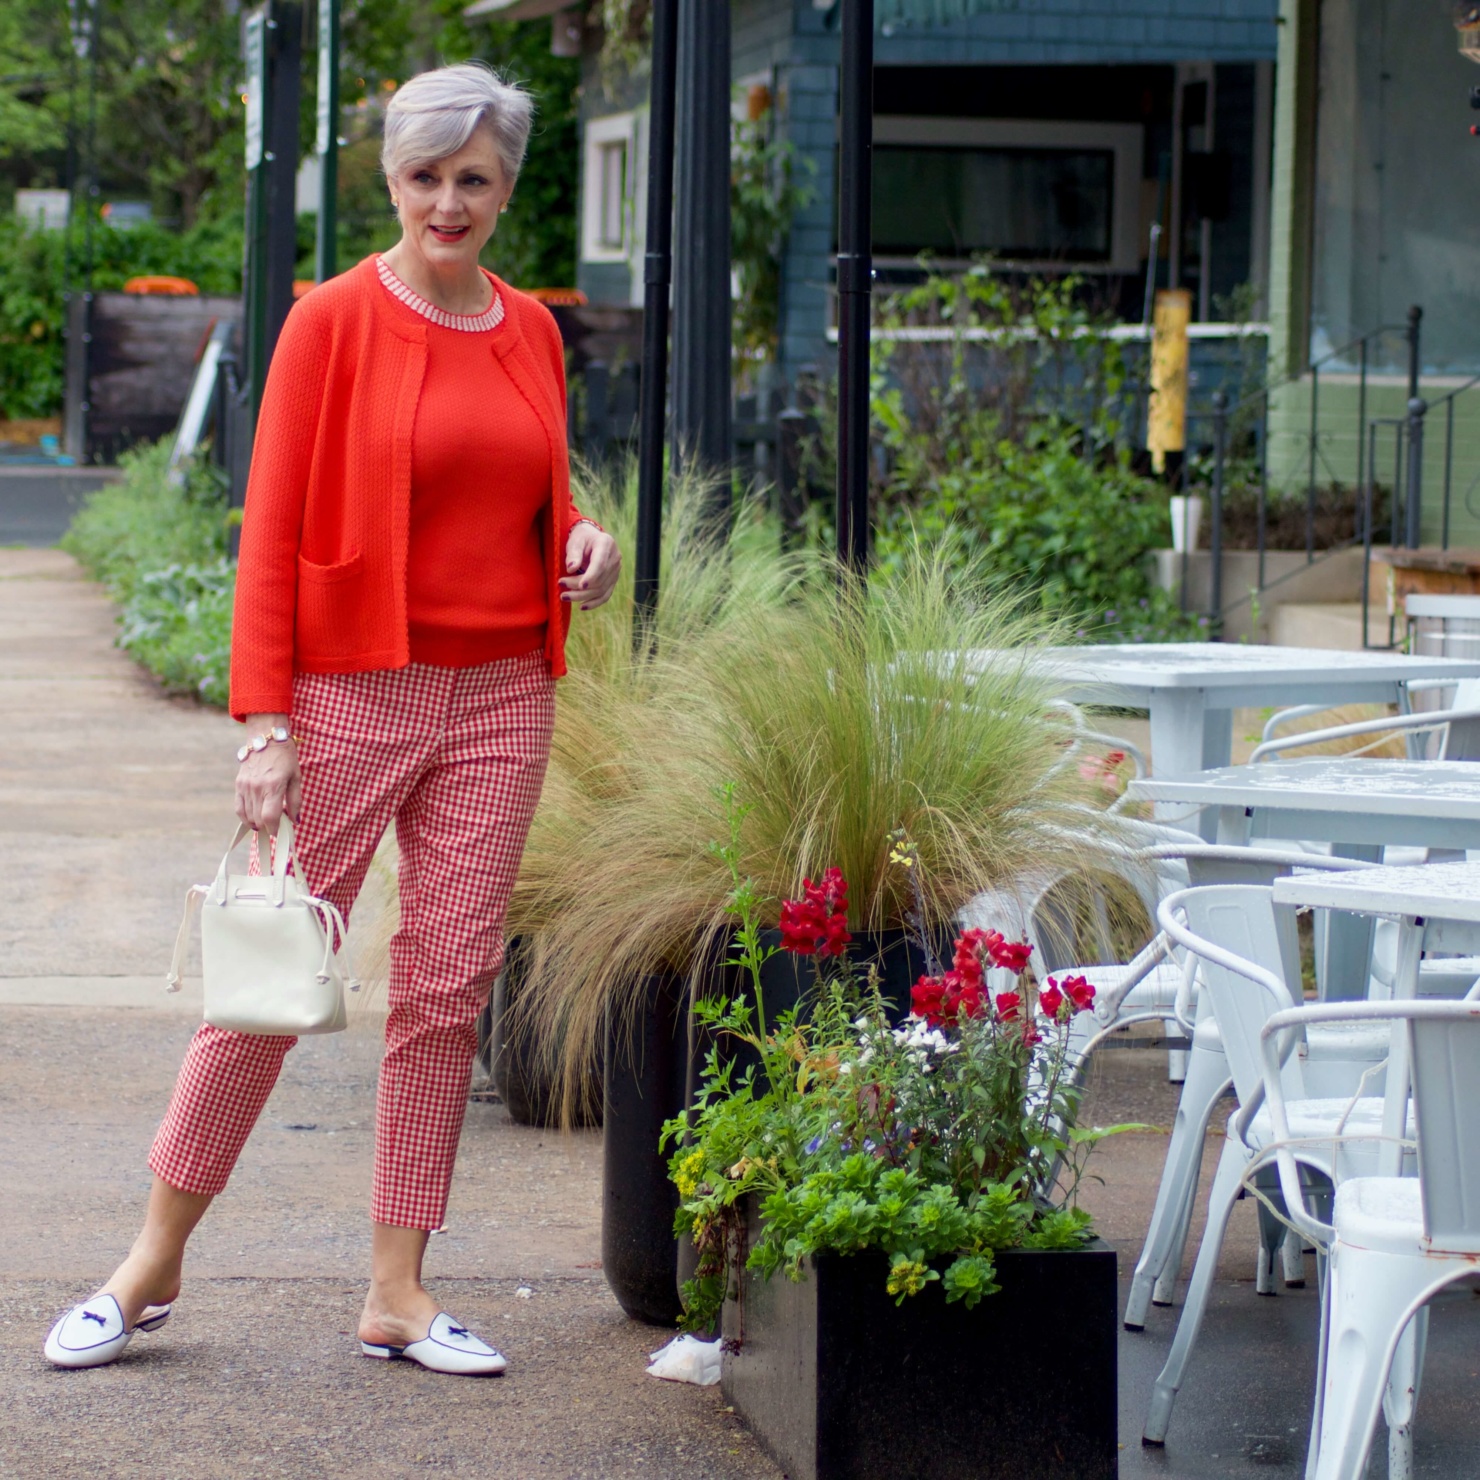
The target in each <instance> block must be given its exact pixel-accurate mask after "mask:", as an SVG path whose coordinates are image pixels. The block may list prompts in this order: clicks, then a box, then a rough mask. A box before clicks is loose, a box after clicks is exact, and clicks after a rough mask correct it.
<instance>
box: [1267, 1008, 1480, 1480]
mask: <svg viewBox="0 0 1480 1480" xmlns="http://www.w3.org/2000/svg"><path fill="white" fill-rule="evenodd" d="M1372 1021H1379V1022H1385V1023H1390V1024H1401V1025H1402V1029H1403V1031H1404V1033H1405V1035H1406V1038H1407V1043H1406V1050H1407V1051H1406V1061H1407V1065H1408V1070H1409V1075H1410V1077H1411V1083H1412V1093H1413V1110H1414V1120H1415V1122H1416V1129H1417V1142H1418V1146H1417V1165H1418V1176H1417V1177H1416V1178H1414V1177H1397V1176H1370V1175H1368V1176H1361V1175H1359V1176H1348V1177H1345V1178H1342V1179H1340V1180H1339V1181H1338V1183H1337V1187H1336V1196H1335V1204H1334V1210H1333V1212H1332V1215H1331V1219H1330V1221H1329V1222H1327V1221H1326V1220H1324V1219H1323V1218H1321V1217H1320V1216H1319V1213H1318V1212H1317V1211H1315V1210H1313V1209H1312V1208H1311V1206H1310V1203H1309V1201H1308V1193H1307V1190H1306V1189H1305V1188H1304V1187H1303V1186H1302V1185H1301V1178H1300V1171H1299V1165H1298V1163H1299V1159H1300V1157H1299V1153H1298V1137H1299V1135H1300V1131H1299V1129H1298V1127H1297V1125H1296V1121H1295V1117H1294V1116H1292V1113H1291V1106H1290V1104H1289V1103H1288V1101H1287V1099H1286V1094H1287V1088H1288V1079H1287V1075H1286V1071H1285V1067H1284V1065H1283V1064H1282V1062H1281V1059H1282V1057H1283V1055H1284V1054H1285V1053H1286V1052H1287V1051H1288V1046H1287V1042H1286V1040H1287V1039H1288V1037H1289V1035H1290V1034H1291V1033H1299V1032H1309V1031H1310V1029H1311V1028H1312V1027H1313V1026H1315V1025H1318V1024H1330V1023H1340V1024H1343V1025H1351V1024H1355V1023H1359V1022H1364V1023H1370V1022H1372ZM1263 1050H1264V1063H1263V1067H1264V1087H1265V1093H1266V1094H1267V1096H1268V1101H1269V1118H1270V1122H1271V1125H1272V1128H1273V1131H1274V1141H1273V1143H1272V1146H1273V1150H1274V1155H1275V1159H1276V1162H1277V1165H1278V1168H1279V1177H1280V1186H1281V1189H1282V1191H1283V1194H1284V1200H1285V1207H1286V1209H1287V1211H1288V1213H1289V1216H1290V1217H1291V1219H1292V1220H1293V1221H1294V1223H1295V1224H1296V1226H1297V1227H1299V1228H1300V1229H1301V1230H1302V1231H1303V1232H1305V1233H1306V1234H1307V1235H1308V1236H1309V1237H1311V1238H1312V1239H1314V1240H1316V1241H1317V1242H1318V1244H1320V1245H1321V1246H1322V1247H1324V1248H1325V1249H1326V1250H1327V1257H1328V1261H1329V1263H1328V1271H1327V1279H1326V1289H1325V1301H1324V1304H1323V1307H1322V1319H1321V1363H1320V1375H1319V1380H1318V1390H1317V1393H1316V1402H1315V1411H1314V1415H1313V1418H1312V1424H1311V1444H1310V1459H1309V1462H1308V1464H1307V1469H1306V1474H1307V1475H1308V1476H1310V1477H1312V1480H1360V1477H1361V1476H1362V1475H1364V1474H1365V1473H1366V1468H1367V1457H1368V1452H1369V1451H1370V1449H1371V1447H1372V1436H1373V1431H1374V1429H1375V1427H1376V1423H1377V1414H1378V1411H1379V1409H1380V1408H1381V1407H1382V1406H1383V1404H1384V1402H1385V1401H1389V1402H1390V1401H1391V1382H1390V1379H1391V1378H1392V1375H1393V1367H1394V1361H1395V1358H1396V1357H1397V1355H1398V1354H1399V1352H1400V1348H1402V1347H1403V1346H1404V1345H1405V1343H1404V1337H1405V1334H1406V1335H1407V1336H1408V1337H1409V1341H1408V1343H1406V1345H1407V1346H1408V1347H1409V1349H1410V1351H1411V1352H1412V1355H1411V1357H1410V1360H1411V1363H1412V1367H1411V1370H1410V1371H1409V1372H1408V1373H1406V1374H1405V1386H1406V1387H1407V1397H1408V1399H1409V1401H1408V1403H1407V1404H1406V1405H1405V1410H1404V1412H1403V1413H1402V1414H1401V1415H1400V1422H1402V1423H1404V1425H1405V1433H1404V1437H1405V1438H1406V1437H1407V1434H1406V1424H1407V1423H1411V1418H1412V1411H1411V1410H1412V1399H1413V1397H1414V1396H1416V1391H1417V1385H1418V1377H1419V1374H1420V1372H1421V1369H1422V1363H1423V1315H1424V1308H1425V1306H1426V1305H1427V1302H1428V1301H1429V1300H1431V1299H1432V1298H1433V1297H1434V1296H1435V1295H1436V1294H1437V1293H1438V1292H1439V1291H1440V1290H1442V1289H1444V1287H1445V1286H1447V1285H1450V1284H1453V1283H1454V1282H1455V1281H1457V1280H1460V1279H1464V1278H1466V1277H1467V1276H1470V1275H1473V1274H1474V1273H1475V1269H1476V1264H1477V1261H1480V1076H1477V1075H1476V1073H1475V1065H1476V1063H1477V1062H1480V1002H1475V1001H1470V1000H1467V1001H1463V1002H1432V1001H1422V1000H1410V1001H1404V1002H1384V1003H1365V1002H1343V1003H1330V1004H1323V1005H1315V1006H1310V1007H1299V1008H1293V1009H1288V1010H1285V1011H1281V1012H1278V1013H1276V1014H1275V1015H1274V1016H1273V1017H1272V1018H1270V1020H1269V1021H1268V1023H1266V1024H1265V1026H1264V1029H1263ZM1401 1092H1402V1086H1399V1085H1395V1086H1394V1093H1401ZM1393 1418H1394V1415H1393V1413H1392V1412H1391V1411H1390V1413H1389V1422H1390V1423H1391V1422H1392V1421H1393ZM1393 1473H1394V1465H1393V1463H1392V1462H1391V1460H1390V1463H1389V1474H1390V1475H1391V1474H1393Z"/></svg>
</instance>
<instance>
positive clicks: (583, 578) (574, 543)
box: [560, 524, 622, 611]
mask: <svg viewBox="0 0 1480 1480" xmlns="http://www.w3.org/2000/svg"><path fill="white" fill-rule="evenodd" d="M566 566H567V568H568V569H569V568H571V567H572V566H576V567H577V568H578V569H579V571H580V573H579V574H578V575H568V576H562V577H561V578H560V599H561V600H562V601H571V602H579V603H580V604H581V608H582V610H584V611H589V610H590V609H591V608H592V607H596V606H600V605H601V604H602V603H603V602H604V601H606V600H607V599H608V598H609V597H610V596H611V594H612V592H613V591H614V590H615V589H616V584H617V577H618V576H619V575H620V574H621V570H622V553H621V551H620V550H619V549H618V548H617V542H616V541H615V540H614V539H613V538H612V537H611V536H610V535H609V534H607V533H606V532H605V530H595V529H593V528H592V526H590V525H589V524H578V525H577V526H576V528H575V529H574V530H573V531H572V533H571V538H570V543H569V544H568V545H567V547H566Z"/></svg>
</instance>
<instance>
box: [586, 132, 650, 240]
mask: <svg viewBox="0 0 1480 1480" xmlns="http://www.w3.org/2000/svg"><path fill="white" fill-rule="evenodd" d="M640 158H641V154H640V152H639V149H638V121H637V116H636V115H635V114H633V113H612V114H608V115H607V116H606V117H605V118H588V119H587V120H586V123H585V141H584V143H583V145H582V167H581V260H582V261H583V262H625V261H627V260H628V259H629V258H630V257H631V256H632V254H633V253H634V252H636V251H638V250H639V247H638V244H637V240H636V238H637V235H638V233H637V231H636V226H637V223H638V222H639V221H640V220H641V210H642V201H641V198H640V196H641V181H640V179H639V178H638V173H639V171H638V161H639V159H640Z"/></svg>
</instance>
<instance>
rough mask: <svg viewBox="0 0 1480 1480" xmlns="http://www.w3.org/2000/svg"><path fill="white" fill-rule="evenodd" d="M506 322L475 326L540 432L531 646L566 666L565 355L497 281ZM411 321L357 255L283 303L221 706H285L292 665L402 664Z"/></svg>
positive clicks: (544, 321) (531, 302)
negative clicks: (541, 644) (544, 449)
mask: <svg viewBox="0 0 1480 1480" xmlns="http://www.w3.org/2000/svg"><path fill="white" fill-rule="evenodd" d="M495 283H496V286H497V289H498V292H499V293H500V294H501V295H502V297H503V301H504V311H505V315H506V317H505V320H504V323H503V324H502V326H501V327H500V328H499V330H498V332H497V333H494V334H491V335H489V336H488V338H489V342H490V350H489V353H490V354H496V355H498V357H499V359H500V361H501V362H502V364H503V368H504V370H505V371H506V372H507V373H508V376H509V379H510V380H512V381H513V383H514V384H515V385H516V386H517V387H518V389H519V390H520V391H521V392H522V394H523V395H524V396H525V398H526V399H527V400H528V401H529V404H530V405H531V406H532V407H533V408H534V410H535V413H536V414H537V415H538V416H539V418H540V421H541V423H542V424H543V426H544V428H545V433H546V435H547V436H548V438H549V441H550V471H551V477H550V487H551V498H550V538H548V539H547V540H546V541H545V556H546V564H547V566H548V570H547V586H548V591H549V611H550V618H549V623H548V625H547V629H546V637H545V656H546V658H547V659H548V660H549V663H550V671H551V673H552V674H553V675H555V676H556V677H557V678H558V677H559V676H560V675H561V674H563V673H564V672H565V634H566V630H567V629H568V627H569V626H570V607H569V605H568V604H567V603H565V602H562V601H561V600H560V588H559V584H558V582H559V578H560V576H561V575H563V574H564V571H563V569H562V565H563V559H564V554H565V542H566V537H567V536H568V535H569V533H570V529H571V526H572V525H573V524H574V523H575V522H576V520H577V519H578V518H579V517H580V515H579V511H578V510H577V509H576V508H575V506H574V505H573V504H572V503H571V497H570V460H569V457H568V455H567V452H566V443H565V355H564V349H563V346H562V344H561V339H560V331H559V329H558V328H556V326H555V320H554V319H553V318H552V317H551V315H550V311H549V310H548V309H547V308H545V306H544V305H543V304H541V303H539V302H537V301H536V300H535V299H533V298H531V297H529V296H528V294H525V293H520V292H517V291H516V290H514V289H512V288H510V287H509V286H508V285H507V284H506V283H502V282H498V280H497V279H495ZM426 362H427V345H426V328H425V326H424V325H420V324H411V323H406V322H403V321H402V318H401V316H398V315H397V314H395V313H394V312H393V311H392V305H391V302H390V298H389V295H388V294H387V293H386V291H385V288H384V287H383V286H382V284H381V282H380V279H379V277H378V276H377V275H376V270H375V259H374V258H373V257H367V258H366V259H365V260H364V261H363V262H361V263H359V264H358V266H356V267H353V268H351V269H350V270H349V271H348V272H346V273H344V274H343V275H342V276H340V277H337V278H333V279H331V280H330V281H329V282H327V283H323V284H321V285H320V286H319V287H317V288H315V289H314V290H313V292H311V293H309V294H307V295H306V296H305V297H303V298H302V299H300V300H299V301H298V302H297V303H296V304H294V306H293V309H292V311H291V312H290V313H289V315H288V318H287V321H286V322H285V323H284V325H283V331H282V334H281V336H280V337H279V339H278V343H277V349H276V351H275V352H274V354H273V357H272V366H271V368H270V370H269V371H268V376H267V387H266V390H265V393H264V395H263V398H262V411H261V415H260V416H259V418H258V422H257V437H256V441H255V443H254V444H253V447H252V472H251V477H250V479H249V480H248V483H247V501H246V511H245V515H244V519H243V523H242V539H241V560H240V565H239V567H238V570H237V582H236V609H235V614H234V618H233V625H232V643H231V712H232V714H233V715H234V716H235V717H236V718H237V719H243V718H245V716H247V715H248V714H266V713H281V714H286V713H288V712H289V711H290V710H291V708H292V699H293V674H294V673H295V672H299V673H362V672H364V671H366V670H367V669H374V668H402V667H404V666H405V665H406V664H407V663H408V662H410V643H409V639H408V635H407V624H406V560H407V545H408V539H409V534H408V532H409V529H410V521H411V433H412V426H413V424H414V422H415V420H416V405H417V400H418V398H419V396H420V394H421V387H422V378H423V375H424V374H425V371H426Z"/></svg>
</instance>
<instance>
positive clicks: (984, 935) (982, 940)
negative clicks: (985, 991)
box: [952, 930, 1002, 985]
mask: <svg viewBox="0 0 1480 1480" xmlns="http://www.w3.org/2000/svg"><path fill="white" fill-rule="evenodd" d="M994 938H995V939H996V940H998V941H1000V940H1001V939H1002V937H1001V936H1000V935H998V934H997V932H996V931H995V930H963V931H962V932H961V934H960V935H958V936H957V937H956V955H955V959H954V961H953V963H952V964H953V965H954V966H955V968H956V970H957V971H958V972H959V973H960V974H961V976H962V977H963V978H964V979H965V980H967V981H971V982H976V983H977V984H978V985H980V983H981V981H982V976H983V973H984V972H985V970H986V966H985V964H984V963H983V961H982V952H983V950H985V951H986V952H987V958H988V960H990V959H991V952H992V941H993V939H994Z"/></svg>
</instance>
